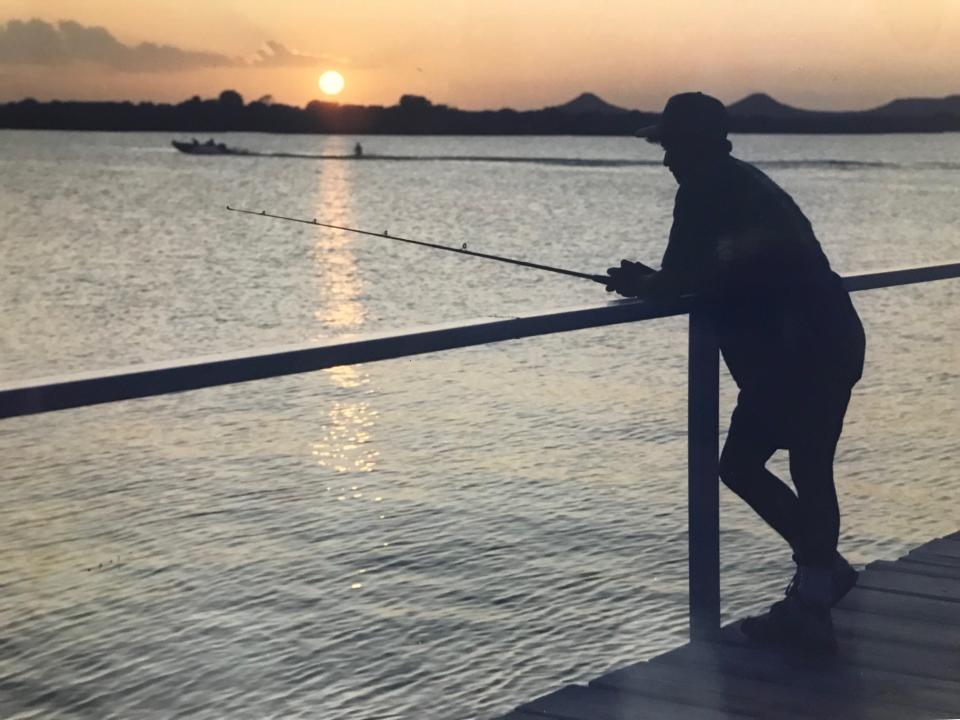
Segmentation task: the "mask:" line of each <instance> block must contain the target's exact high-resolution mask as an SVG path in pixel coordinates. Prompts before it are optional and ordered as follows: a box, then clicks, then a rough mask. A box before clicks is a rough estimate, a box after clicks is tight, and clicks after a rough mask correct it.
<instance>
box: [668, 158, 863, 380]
mask: <svg viewBox="0 0 960 720" xmlns="http://www.w3.org/2000/svg"><path fill="white" fill-rule="evenodd" d="M650 284H651V286H652V287H651V289H654V290H657V289H658V290H659V291H661V292H664V291H669V292H670V293H671V294H672V293H674V292H677V291H680V292H693V293H695V294H697V295H699V296H700V297H702V298H703V299H704V300H705V301H706V306H707V307H708V308H709V312H711V314H712V315H713V316H714V319H715V323H716V327H717V332H718V339H719V344H720V350H721V352H722V353H723V357H724V360H725V362H726V364H727V367H728V368H729V369H730V373H731V374H732V375H733V378H734V380H736V382H737V384H738V385H739V386H740V387H741V388H744V387H754V388H761V389H762V388H775V387H777V386H782V385H783V384H786V383H794V384H795V383H802V384H803V385H804V386H809V385H810V384H813V385H816V384H820V383H831V384H840V385H845V386H847V387H850V386H852V385H853V384H854V383H855V382H856V381H857V380H858V379H859V378H860V376H861V374H862V372H863V356H864V344H865V343H864V335H863V327H862V325H861V323H860V319H859V317H858V316H857V313H856V310H855V309H854V307H853V304H852V303H851V302H850V297H849V295H848V293H847V291H846V290H845V289H844V287H843V285H842V282H841V280H840V278H839V276H838V275H837V274H836V273H834V272H833V271H832V270H831V269H830V263H829V262H828V260H827V258H826V256H825V255H824V253H823V250H822V248H821V247H820V243H819V241H818V240H817V238H816V236H815V235H814V233H813V228H812V227H811V225H810V222H809V220H807V218H806V216H804V214H803V212H802V211H801V210H800V208H799V207H797V204H796V203H795V202H794V201H793V199H792V198H791V197H790V196H789V195H788V194H787V193H786V192H785V191H784V190H783V189H781V188H780V187H779V186H778V185H777V184H776V183H774V182H773V181H772V180H771V179H770V178H769V177H767V176H766V175H765V174H764V173H762V172H761V171H760V170H758V169H757V168H755V167H753V166H752V165H749V164H748V163H745V162H742V161H740V160H737V159H735V158H732V157H725V158H723V159H722V160H719V161H718V162H717V163H716V164H715V165H713V166H711V168H710V170H709V171H707V172H704V173H702V174H699V175H698V176H697V177H696V178H695V179H693V180H691V181H689V182H684V183H681V186H680V188H679V190H678V191H677V197H676V202H675V205H674V213H673V227H672V228H671V231H670V240H669V243H668V244H667V249H666V252H665V253H664V257H663V262H662V269H661V272H659V273H657V275H656V276H654V277H653V278H652V279H651V283H650Z"/></svg>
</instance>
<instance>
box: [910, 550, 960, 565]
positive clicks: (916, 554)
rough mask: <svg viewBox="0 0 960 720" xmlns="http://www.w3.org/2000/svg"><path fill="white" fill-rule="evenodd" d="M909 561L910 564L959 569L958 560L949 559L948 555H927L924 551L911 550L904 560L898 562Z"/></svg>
mask: <svg viewBox="0 0 960 720" xmlns="http://www.w3.org/2000/svg"><path fill="white" fill-rule="evenodd" d="M901 560H909V561H910V562H916V563H922V564H924V565H938V566H940V567H948V568H955V567H957V559H956V558H952V557H948V556H946V555H936V554H931V553H925V552H923V551H922V550H911V551H910V552H908V553H907V554H906V555H904V556H903V557H902V558H900V559H899V560H897V562H900V561H901Z"/></svg>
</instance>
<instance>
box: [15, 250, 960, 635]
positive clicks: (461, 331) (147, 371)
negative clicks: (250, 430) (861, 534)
mask: <svg viewBox="0 0 960 720" xmlns="http://www.w3.org/2000/svg"><path fill="white" fill-rule="evenodd" d="M958 277H960V262H957V263H947V264H943V265H931V266H926V267H917V268H905V269H902V270H890V271H885V272H874V273H865V274H861V275H852V276H848V277H845V278H844V279H843V282H844V286H845V287H846V288H847V289H848V290H868V289H873V288H881V287H893V286H896V285H908V284H912V283H921V282H930V281H932V280H945V279H947V278H958ZM687 312H689V313H690V334H689V348H688V384H687V391H688V396H687V448H688V462H687V479H688V482H687V487H688V491H687V494H688V505H687V513H688V515H687V516H688V521H687V523H688V534H687V542H688V562H689V570H688V580H689V588H690V592H689V602H690V637H691V639H693V640H708V641H709V640H713V639H715V638H716V637H717V634H718V633H719V630H720V502H719V482H718V477H719V467H718V459H719V458H718V455H719V418H718V411H719V375H720V372H719V370H720V365H719V348H718V345H717V338H716V334H715V332H714V328H713V326H712V321H711V319H710V318H709V317H708V316H707V315H706V314H705V313H704V312H702V311H700V310H698V309H697V308H696V307H695V306H694V304H693V302H692V298H689V297H688V298H681V299H680V300H676V301H672V302H667V303H653V302H648V301H641V300H618V301H613V302H608V303H605V304H603V305H599V306H586V307H579V308H571V309H567V310H550V311H547V312H540V313H534V314H528V315H519V316H516V317H513V318H508V319H503V318H484V319H481V320H474V321H471V322H468V323H452V324H448V325H442V326H438V327H433V328H422V329H420V330H414V331H408V332H404V333H399V334H397V333H387V334H381V335H376V336H368V337H365V338H360V339H349V340H338V341H335V342H332V343H325V344H313V345H306V346H297V347H290V348H281V349H277V350H273V351H269V352H257V353H241V354H235V355H218V356H214V357H205V358H195V359H194V360H188V361H179V362H168V363H158V364H153V365H138V366H135V367H133V368H128V369H125V370H114V371H110V372H106V373H84V374H79V375H68V376H63V377H59V378H51V379H45V380H34V381H26V382H21V383H13V384H7V385H0V418H6V417H15V416H18V415H31V414H35V413H41V412H48V411H51V410H61V409H66V408H72V407H82V406H86V405H95V404H99V403H105V402H112V401H115V400H126V399H132V398H141V397H149V396H153V395H162V394H165V393H172V392H180V391H184V390H195V389H199V388H204V387H214V386H218V385H227V384H231V383H237V382H244V381H247V380H257V379H263V378H268V377H278V376H282V375H291V374H294V373H302V372H311V371H314V370H321V369H324V368H329V367H335V366H337V365H352V364H355V363H363V362H371V361H374V360H386V359H389V358H400V357H408V356H410V355H418V354H421V353H427V352H435V351H437V350H450V349H453V348H461V347H469V346H473V345H483V344H486V343H491V342H497V341H500V340H511V339H517V338H522V337H533V336H535V335H548V334H551V333H558V332H567V331H570V330H582V329H586V328H591V327H601V326H604V325H613V324H616V323H625V322H634V321H637V320H650V319H653V318H660V317H668V316H671V315H680V314H683V313H687Z"/></svg>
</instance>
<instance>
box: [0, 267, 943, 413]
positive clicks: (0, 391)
mask: <svg viewBox="0 0 960 720" xmlns="http://www.w3.org/2000/svg"><path fill="white" fill-rule="evenodd" d="M957 277H960V262H954V263H946V264H941V265H929V266H923V267H914V268H904V269H900V270H889V271H882V272H873V273H864V274H859V275H851V276H847V277H845V278H844V279H843V282H844V285H845V286H846V287H847V289H849V290H868V289H874V288H881V287H893V286H896V285H907V284H913V283H921V282H930V281H933V280H944V279H948V278H957ZM689 310H690V302H689V300H688V299H687V300H679V301H674V302H671V303H652V302H648V301H642V300H615V301H612V302H606V303H604V304H602V305H586V306H581V307H575V308H566V309H559V310H548V311H540V312H536V313H529V314H524V315H516V316H514V317H511V318H506V319H504V318H480V319H476V320H470V321H466V322H458V323H448V324H445V325H438V326H433V327H426V328H419V329H413V330H407V331H403V332H400V333H381V334H378V335H368V336H364V337H362V338H350V339H343V338H340V339H337V340H334V341H332V342H328V343H313V344H307V345H298V346H291V347H282V348H275V349H272V350H258V351H252V352H251V351H247V352H240V353H233V354H221V355H212V356H203V357H196V358H193V359H188V360H177V361H169V362H161V363H152V364H142V365H135V366H132V367H127V368H122V369H114V370H106V371H99V372H86V373H76V374H69V375H60V376H54V377H46V378H38V379H33V380H25V381H19V382H12V383H4V384H0V419H3V418H9V417H17V416H21V415H33V414H36V413H43V412H50V411H53V410H65V409H68V408H75V407H84V406H87V405H97V404H100V403H107V402H115V401H119V400H132V399H135V398H144V397H152V396H156V395H164V394H168V393H175V392H183V391H186V390H198V389H201V388H206V387H216V386H220V385H229V384H233V383H239V382H247V381H250V380H262V379H266V378H270V377H280V376H283V375H292V374H296V373H304V372H313V371H316V370H323V369H326V368H330V367H335V366H337V365H353V364H356V363H365V362H374V361H377V360H388V359H393V358H401V357H409V356H411V355H419V354H422V353H428V352H437V351H439V350H452V349H455V348H462V347H470V346H474V345H484V344H487V343H492V342H499V341H502V340H514V339H519V338H525V337H534V336H537V335H549V334H552V333H559V332H569V331H572V330H583V329H587V328H592V327H602V326H605V325H615V324H618V323H626V322H636V321H639V320H652V319H655V318H663V317H669V316H673V315H681V314H684V313H687V312H689Z"/></svg>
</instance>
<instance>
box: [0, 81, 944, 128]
mask: <svg viewBox="0 0 960 720" xmlns="http://www.w3.org/2000/svg"><path fill="white" fill-rule="evenodd" d="M728 112H729V115H730V131H731V133H733V134H765V135H781V134H783V135H888V134H903V133H945V132H960V95H955V96H951V97H946V98H918V99H904V100H895V101H893V102H891V103H888V104H886V105H883V106H881V107H878V108H874V109H872V110H860V111H851V112H837V111H830V112H821V111H815V110H802V109H798V108H792V107H790V106H788V105H784V104H782V103H779V102H777V101H776V100H774V99H773V98H771V97H769V96H767V95H761V94H757V95H751V96H748V97H746V98H744V99H743V100H740V101H738V102H736V103H732V104H731V105H729V106H728ZM658 118H659V115H658V114H657V113H651V112H643V111H640V110H627V109H624V108H619V107H616V106H614V105H610V104H609V103H606V102H605V101H603V100H601V99H600V98H598V97H597V96H595V95H591V94H590V93H584V94H583V95H581V96H579V97H578V98H575V99H574V100H572V101H571V102H568V103H566V104H564V105H558V106H554V107H547V108H543V109H541V110H525V111H519V110H511V109H508V108H505V109H501V110H460V109H457V108H453V107H449V106H447V105H435V104H433V103H432V102H430V101H429V100H428V99H426V98H424V97H419V96H416V95H404V96H403V97H401V98H400V101H399V103H398V104H396V105H391V106H386V107H385V106H381V105H370V106H366V105H340V104H337V103H332V102H320V101H313V102H310V103H308V104H307V105H306V107H303V108H299V107H293V106H289V105H281V104H267V103H264V102H260V101H257V102H252V103H244V101H243V98H242V97H241V96H240V95H239V94H238V93H235V92H233V91H230V90H227V91H224V92H223V93H221V94H220V97H219V98H217V99H211V100H202V99H201V98H199V97H194V98H191V99H190V100H187V101H185V102H182V103H178V104H176V105H170V104H155V103H148V102H141V103H132V102H78V101H60V100H53V101H50V102H39V101H37V100H33V99H30V98H28V99H25V100H20V101H17V102H10V103H4V104H0V129H10V130H78V131H97V132H166V133H184V134H200V135H205V134H209V133H220V132H262V133H271V134H278V135H288V134H289V135H350V136H359V135H370V136H377V135H461V136H470V135H473V136H523V135H531V136H533V135H540V136H544V135H559V136H563V135H568V136H610V137H616V136H631V135H633V134H634V132H635V131H636V129H637V128H638V127H642V126H643V125H649V124H652V123H654V122H656V121H657V119H658Z"/></svg>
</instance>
